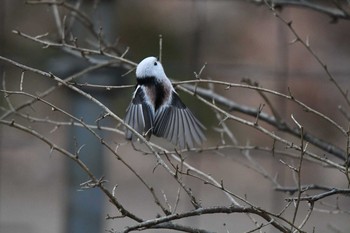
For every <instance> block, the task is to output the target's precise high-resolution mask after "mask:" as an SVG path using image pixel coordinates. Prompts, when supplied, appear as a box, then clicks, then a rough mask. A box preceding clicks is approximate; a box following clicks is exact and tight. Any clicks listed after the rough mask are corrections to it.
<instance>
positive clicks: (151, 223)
mask: <svg viewBox="0 0 350 233" xmlns="http://www.w3.org/2000/svg"><path fill="white" fill-rule="evenodd" d="M219 213H222V214H232V213H250V214H255V215H258V216H260V217H261V218H263V219H264V220H266V221H267V222H271V225H272V226H274V227H275V228H276V229H278V230H279V231H281V232H285V233H288V232H291V231H290V230H289V229H288V228H287V227H285V226H283V225H282V224H281V223H279V222H278V221H277V220H276V219H274V218H273V217H272V216H271V215H270V214H269V213H268V212H266V211H264V210H261V209H259V208H255V207H238V206H229V207H226V206H215V207H209V208H198V209H196V210H192V211H189V212H185V213H181V214H172V215H169V216H165V217H160V218H156V219H152V220H147V221H144V222H142V223H139V224H137V225H134V226H131V227H127V228H126V229H125V230H124V231H123V233H127V232H131V231H136V230H139V229H144V228H151V227H152V228H153V227H156V226H158V225H159V224H162V223H166V222H170V221H173V220H178V219H183V218H188V217H193V216H199V215H205V214H219ZM300 232H302V231H300Z"/></svg>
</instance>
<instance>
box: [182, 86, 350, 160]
mask: <svg viewBox="0 0 350 233" xmlns="http://www.w3.org/2000/svg"><path fill="white" fill-rule="evenodd" d="M183 86H184V87H185V88H186V89H188V90H190V91H194V89H195V86H194V85H188V84H186V85H183ZM196 94H198V95H200V96H202V97H204V98H206V99H210V100H214V101H215V102H216V103H218V104H220V105H223V106H225V107H227V108H229V109H230V111H238V112H241V113H244V114H246V115H249V116H252V117H256V116H257V114H258V110H257V109H256V108H252V107H249V106H246V105H242V104H238V103H236V102H234V101H232V100H230V99H228V98H226V97H224V96H222V95H219V94H217V93H214V92H212V91H211V90H208V89H204V88H201V87H197V88H196ZM259 120H260V121H264V122H266V123H268V124H270V125H272V126H274V127H276V128H277V129H278V130H280V131H283V132H287V133H290V134H292V135H293V136H295V137H299V136H300V130H299V129H298V128H297V127H295V128H293V127H291V126H289V125H288V124H287V123H285V122H283V121H278V120H277V119H276V118H275V117H273V116H271V115H269V114H267V113H264V112H261V113H260V114H259ZM304 140H305V141H307V142H309V143H311V144H313V145H315V146H317V147H318V148H320V149H322V150H324V151H326V152H328V153H330V154H332V155H334V156H335V157H337V158H339V159H341V160H342V161H345V159H346V153H345V151H344V150H342V149H341V148H339V147H337V146H335V145H333V144H330V143H328V142H325V141H324V140H322V139H320V138H318V137H316V136H314V135H312V134H310V133H304Z"/></svg>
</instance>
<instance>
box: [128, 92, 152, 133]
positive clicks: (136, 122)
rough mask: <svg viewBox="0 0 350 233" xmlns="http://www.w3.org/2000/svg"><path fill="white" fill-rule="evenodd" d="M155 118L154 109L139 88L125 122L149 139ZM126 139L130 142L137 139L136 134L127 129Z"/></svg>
mask: <svg viewBox="0 0 350 233" xmlns="http://www.w3.org/2000/svg"><path fill="white" fill-rule="evenodd" d="M153 116H154V114H153V111H152V108H151V106H150V105H149V104H148V103H147V102H146V100H145V93H144V91H143V89H142V88H141V87H140V86H138V87H137V88H136V90H135V94H134V98H133V99H132V101H131V103H130V105H129V107H128V108H127V110H126V116H125V119H124V122H125V123H126V124H128V125H130V126H131V127H132V128H134V129H135V130H136V131H137V132H138V133H140V134H142V135H145V137H146V138H147V139H149V138H150V136H151V131H152V130H151V129H152V127H153V118H154V117H153ZM125 137H126V138H127V139H129V140H132V139H135V137H134V134H133V133H132V132H131V130H129V129H127V128H126V130H125Z"/></svg>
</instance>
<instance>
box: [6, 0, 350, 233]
mask: <svg viewBox="0 0 350 233" xmlns="http://www.w3.org/2000/svg"><path fill="white" fill-rule="evenodd" d="M68 2H69V3H71V4H75V1H68ZM315 2H317V1H315ZM320 2H322V1H320ZM96 5H97V7H95V6H96ZM81 9H82V10H83V11H84V12H85V13H86V14H87V15H89V17H91V19H92V20H93V21H94V22H96V24H97V25H101V27H102V31H103V34H104V36H105V39H106V40H107V41H109V42H110V43H114V42H116V43H117V44H118V48H120V50H121V51H124V50H125V49H126V48H127V47H129V52H128V53H127V56H126V57H127V58H128V59H130V60H131V61H134V62H139V61H140V60H142V59H143V58H144V57H147V56H150V55H154V56H158V54H159V35H162V38H163V53H162V60H163V66H164V67H165V71H166V73H167V75H168V76H169V77H170V78H172V79H174V80H189V79H194V72H197V73H198V72H199V70H200V69H201V68H202V66H203V65H204V64H207V65H206V68H205V70H204V72H203V74H202V77H203V78H210V79H214V80H221V81H228V82H234V83H240V82H241V81H242V79H247V78H248V79H250V80H252V81H256V82H258V83H259V85H261V86H263V87H266V88H270V89H273V90H276V91H279V92H282V93H288V88H290V90H291V91H292V93H293V95H294V96H296V97H297V98H298V99H300V100H302V101H303V102H304V103H306V104H308V105H309V106H312V107H313V108H315V109H317V110H319V111H320V112H322V113H325V114H326V115H327V116H329V117H331V118H332V119H334V120H336V121H337V122H338V123H339V124H340V125H342V126H343V127H345V128H347V125H348V122H347V120H346V119H345V118H344V117H342V115H341V114H340V113H339V111H338V106H339V105H342V106H344V105H345V102H344V100H343V99H342V97H341V95H340V93H339V92H338V91H337V89H336V88H335V87H334V85H332V83H331V82H330V81H329V79H328V77H327V75H326V74H325V72H324V70H323V69H322V67H321V66H320V65H319V64H318V63H317V62H316V61H315V59H313V58H312V56H311V55H310V53H309V52H308V51H307V50H306V49H305V48H303V47H302V46H301V45H300V44H298V43H294V44H292V43H291V42H292V41H293V40H294V39H295V37H294V36H293V35H292V34H291V33H290V31H289V30H288V28H287V26H286V25H285V24H283V23H281V21H280V20H278V19H277V18H276V17H274V16H273V13H272V12H271V11H270V10H269V9H268V8H267V7H266V6H264V5H257V4H254V3H252V1H244V0H216V1H214V0H143V1H141V0H118V1H108V0H103V1H82V7H81ZM65 13H66V11H65V10H61V11H60V15H61V17H62V18H63V16H64V14H65ZM280 13H281V15H282V16H283V17H284V18H285V19H286V20H287V21H292V22H293V24H292V25H293V27H294V28H295V29H296V31H297V32H298V33H299V35H300V36H301V38H302V39H305V40H308V41H309V43H310V45H311V47H312V48H313V49H314V51H316V52H317V54H318V56H319V58H321V59H322V60H323V61H324V62H325V63H326V64H327V66H328V68H329V71H330V72H331V73H332V75H333V76H334V77H335V78H336V80H337V81H338V83H339V84H340V85H341V87H343V89H344V90H345V89H349V88H350V85H349V84H350V82H349V75H350V65H349V60H350V44H349V43H350V40H349V38H350V21H348V20H339V21H338V22H336V23H334V22H332V19H331V18H330V17H328V16H327V15H324V14H321V13H319V12H315V11H312V10H310V9H305V8H295V7H285V8H283V10H282V11H281V12H280ZM72 27H73V29H72V32H73V33H74V35H73V36H76V37H77V38H78V44H79V45H82V46H85V47H89V46H91V43H90V42H89V33H88V31H86V30H84V29H82V28H83V27H82V26H81V25H79V24H78V23H76V25H72ZM12 30H19V31H21V32H24V33H26V34H29V35H32V36H35V35H41V34H44V33H47V32H48V33H49V38H51V39H54V38H59V35H58V33H57V28H56V24H55V19H54V14H53V10H52V8H51V7H50V6H48V5H33V4H25V3H24V1H10V0H1V8H0V43H1V44H0V54H1V55H2V56H5V57H8V58H11V59H13V60H15V61H18V62H21V63H23V64H26V65H28V66H32V67H35V68H38V69H42V70H45V71H48V72H53V73H54V74H57V75H58V76H59V77H68V76H69V75H71V74H74V73H75V72H78V71H79V70H81V69H83V68H84V67H87V65H88V62H86V61H83V60H82V59H78V58H76V57H74V56H72V55H69V54H67V53H65V52H64V51H62V50H60V49H57V48H56V49H55V48H46V49H43V48H42V45H40V44H37V43H34V42H33V41H30V40H26V39H24V38H22V37H20V36H18V35H16V34H14V33H12ZM91 47H92V46H91ZM125 72H126V70H123V69H119V68H104V69H102V70H100V71H98V72H95V73H92V74H89V75H86V76H85V77H84V78H83V79H80V80H79V81H81V82H89V83H97V84H108V85H120V84H134V83H135V76H134V74H133V73H132V74H129V75H126V76H122V74H124V73H125ZM1 73H2V74H4V75H3V76H2V79H4V78H5V79H6V86H7V88H8V89H10V90H11V89H12V90H17V89H18V86H19V80H20V76H21V70H19V69H16V68H14V67H11V66H7V65H4V64H2V66H1ZM97 77H98V78H97ZM25 78H26V79H25V80H30V81H24V88H25V89H26V90H30V91H33V92H38V93H40V92H42V91H44V90H46V89H47V88H49V87H50V86H52V85H54V84H55V83H54V82H51V81H50V80H46V79H44V78H43V77H38V76H35V75H33V74H30V73H27V72H26V73H25ZM84 90H86V91H87V92H89V93H91V94H93V95H94V96H95V97H97V98H98V99H99V100H101V101H102V102H103V103H104V104H105V105H106V106H108V107H109V108H110V109H112V110H113V111H114V112H115V113H117V114H118V115H120V116H123V115H124V112H125V109H126V108H127V105H128V103H129V101H130V99H131V93H132V91H133V89H130V88H129V89H117V90H113V91H106V90H101V89H98V90H96V89H93V88H92V89H89V88H85V89H84ZM215 91H217V92H218V93H220V94H222V95H224V96H226V97H228V98H230V99H231V100H234V101H235V102H237V103H238V104H242V105H248V106H251V107H254V108H258V107H259V104H261V103H263V100H262V99H261V98H260V96H259V94H257V93H256V92H254V91H252V90H247V89H239V88H231V89H230V90H225V89H224V88H222V87H219V86H217V87H215ZM180 95H181V98H182V99H183V101H184V102H185V103H186V105H187V106H188V107H190V108H191V109H192V110H193V112H194V113H195V115H196V116H197V117H198V118H199V119H200V120H201V121H202V122H203V123H204V124H205V125H206V127H207V128H208V130H207V136H208V138H209V139H208V141H207V142H206V145H207V146H209V145H216V144H218V143H220V136H219V134H218V133H217V132H215V130H214V128H215V127H216V126H217V124H218V121H217V120H216V118H215V114H214V113H212V112H211V111H210V110H209V109H208V108H207V107H206V106H205V105H204V104H202V103H200V102H199V101H198V100H194V98H193V97H191V96H189V95H187V94H185V93H182V92H180ZM1 98H2V97H1ZM270 98H271V99H270V100H271V102H272V103H273V104H274V106H275V107H276V109H278V112H279V114H280V115H281V116H282V117H284V118H285V119H286V120H287V122H289V123H291V124H292V121H291V119H290V115H291V114H294V115H295V116H296V117H297V119H299V120H300V121H301V122H302V123H303V124H304V125H305V126H306V130H307V131H308V132H312V133H313V134H314V135H316V136H318V137H320V138H322V139H324V140H327V141H329V142H331V143H334V144H335V145H337V146H339V147H342V148H345V146H346V144H345V143H346V139H344V137H342V136H341V135H340V133H339V132H338V131H337V130H336V129H334V127H332V126H330V125H329V124H327V123H325V122H324V121H323V120H320V119H318V118H316V117H314V116H310V115H309V114H306V113H304V112H303V111H302V109H300V108H298V107H297V106H296V105H294V104H291V103H290V102H286V101H285V100H282V99H280V98H277V97H275V96H270ZM48 99H49V100H51V101H53V102H54V103H55V104H56V105H57V106H59V107H61V108H63V109H65V110H67V111H69V112H70V113H72V114H74V115H75V116H77V117H78V118H83V119H84V121H85V122H88V123H95V122H96V120H97V119H98V118H99V117H100V116H101V114H103V113H102V112H101V110H100V109H99V108H97V107H96V106H95V105H94V104H91V103H89V102H88V101H86V100H85V99H84V98H81V97H79V96H77V95H76V94H74V93H72V92H71V91H68V90H60V91H58V92H55V93H54V94H52V95H50V96H49V97H48ZM11 100H12V101H13V103H14V105H16V104H19V103H21V101H23V100H24V98H22V97H18V96H14V97H12V98H11ZM1 105H2V106H6V104H5V100H4V98H2V99H1ZM264 111H267V112H269V110H268V108H267V107H266V108H265V109H264ZM26 112H28V113H29V114H31V115H33V116H40V117H44V118H45V117H47V118H50V119H55V120H63V119H65V117H64V116H62V115H61V114H57V113H55V112H52V111H50V109H48V108H47V107H45V106H42V105H40V104H38V105H35V107H34V109H30V108H28V109H25V110H24V111H23V113H26ZM238 115H239V114H238ZM240 116H241V115H240ZM11 117H15V116H11ZM11 117H10V119H11ZM248 119H250V118H248ZM23 122H24V120H23ZM103 123H104V124H105V125H108V126H111V127H113V126H114V125H115V124H116V123H115V122H109V121H108V120H105V121H103ZM31 124H32V127H33V128H35V129H37V130H39V131H41V132H45V133H46V135H47V136H48V137H49V138H51V139H52V140H54V141H55V142H56V143H57V144H58V145H60V146H62V147H64V148H70V149H72V150H74V149H76V148H80V147H82V146H83V145H84V146H83V148H82V149H81V154H80V156H81V158H83V160H84V162H86V163H87V164H88V165H89V167H90V168H91V169H92V171H93V172H94V173H95V175H96V176H97V177H101V176H104V177H105V179H107V180H108V181H109V182H108V183H107V184H106V186H107V187H108V188H110V189H112V188H113V187H114V185H116V184H118V188H117V196H118V197H119V198H120V200H121V202H122V203H124V204H126V205H127V206H128V207H129V208H130V209H131V210H132V211H134V212H135V213H137V214H139V215H140V216H142V217H144V218H154V217H155V216H156V214H157V213H158V212H159V210H157V208H156V207H155V206H154V202H152V197H151V195H149V193H148V192H147V190H145V188H144V187H143V186H142V185H140V182H139V180H137V179H136V178H135V176H134V175H133V174H131V173H130V171H128V170H127V169H126V168H125V167H124V166H122V165H121V164H120V163H119V162H118V160H117V159H115V157H113V156H112V155H110V153H108V152H106V151H105V150H104V149H103V148H101V147H100V144H99V142H98V141H96V140H94V138H93V137H91V136H88V134H87V131H86V130H84V129H79V128H78V129H76V128H73V127H60V128H59V129H58V130H55V131H54V132H53V133H49V132H50V131H51V130H53V128H54V127H53V126H52V128H50V126H48V125H47V124H40V123H31ZM230 127H231V129H232V131H233V133H234V134H235V137H236V138H237V140H238V143H239V144H242V145H245V144H247V143H249V144H250V145H261V146H271V144H272V142H271V141H272V140H271V139H270V138H267V137H265V136H263V135H262V134H259V133H257V132H256V131H254V130H252V129H249V128H247V127H246V126H243V125H240V124H238V123H236V122H232V123H231V122H230ZM277 133H278V132H277ZM281 135H284V134H283V133H281ZM104 137H105V138H106V140H109V142H111V144H113V145H115V146H117V145H118V146H119V145H120V144H121V143H122V142H123V141H124V139H123V136H120V135H116V134H112V133H105V134H104ZM294 140H295V141H296V142H297V139H294ZM121 145H122V144H121ZM119 152H120V154H121V155H124V157H125V159H126V160H127V161H128V162H130V164H133V166H134V168H135V170H137V172H138V173H139V174H141V175H142V176H144V177H146V180H147V181H148V182H150V183H151V184H152V186H154V187H155V189H156V190H157V194H159V195H160V196H161V195H162V192H164V193H166V194H167V195H168V198H169V200H170V201H174V200H175V199H176V193H177V189H178V185H177V184H176V183H175V182H174V180H173V179H171V177H170V176H169V174H167V173H166V172H165V171H163V170H162V169H160V168H157V169H156V171H155V172H153V169H154V167H155V164H156V160H155V158H154V157H153V156H147V155H143V154H142V153H139V152H136V151H133V150H132V148H131V147H130V145H126V146H125V145H124V146H120V148H119ZM252 155H253V156H254V158H255V160H256V161H257V162H258V163H259V164H261V165H262V166H263V167H264V168H265V169H266V170H267V171H268V173H269V174H270V175H271V176H274V175H276V174H278V181H279V182H280V183H281V184H283V185H286V186H292V185H294V183H293V176H292V175H291V172H290V169H288V168H286V167H285V166H283V165H281V163H280V162H279V161H278V160H272V159H271V154H269V153H262V152H254V154H252ZM189 156H191V155H189ZM333 159H334V158H333ZM187 161H188V162H189V163H190V164H192V165H193V166H196V167H197V168H199V169H201V170H203V171H205V172H206V173H208V174H212V175H213V176H214V178H216V179H217V180H221V179H224V180H225V185H227V187H229V188H230V190H233V191H234V192H235V193H237V194H238V195H241V196H245V195H247V198H248V199H249V200H250V201H251V202H253V203H255V204H256V205H257V206H261V207H264V208H266V209H268V210H271V211H274V212H279V210H281V209H282V208H283V206H284V205H285V202H284V198H285V195H284V194H283V193H278V192H276V191H274V190H273V188H274V185H273V184H272V183H271V182H270V181H268V180H267V179H264V178H263V177H262V176H261V174H258V173H256V172H254V171H253V170H252V169H249V168H247V167H245V166H242V161H245V158H243V156H242V155H241V154H240V153H239V151H234V150H231V151H230V150H228V151H224V152H223V154H221V155H219V154H217V153H209V152H208V153H202V154H193V155H192V157H189V158H188V160H187ZM87 180H88V178H87V177H86V175H85V174H84V173H82V172H81V171H80V170H79V169H77V167H76V165H75V164H74V163H73V162H72V161H70V160H68V159H67V158H65V157H64V156H61V155H60V154H58V153H56V152H53V153H50V148H49V147H48V146H47V145H44V144H43V143H41V142H39V141H38V140H37V139H35V138H33V137H31V136H30V135H27V134H24V133H22V132H19V131H16V130H14V129H12V128H8V127H6V126H2V125H0V232H2V233H15V232H27V233H44V232H50V233H62V232H86V233H87V232H105V230H108V229H115V230H121V229H123V227H124V226H126V225H127V224H130V222H129V221H123V220H118V219H117V220H105V217H106V216H107V214H109V215H111V216H115V215H117V211H116V210H115V209H114V208H113V206H111V205H110V203H109V202H108V200H107V198H106V197H105V196H103V195H102V194H101V193H100V192H99V190H97V189H89V190H82V189H81V187H80V184H81V183H83V182H85V181H87ZM257 181H258V182H257ZM186 182H188V184H190V186H191V187H192V188H193V191H194V192H195V194H196V196H198V197H199V199H200V200H201V201H202V203H204V204H205V206H211V205H228V204H229V202H228V200H227V199H226V198H225V196H224V194H222V193H220V192H217V191H216V190H215V189H213V188H210V187H208V186H203V185H199V184H198V181H196V180H195V179H190V178H187V179H186ZM303 182H304V183H305V184H310V183H316V184H322V185H326V186H327V185H328V186H332V187H344V185H345V184H346V180H345V176H344V175H342V174H339V172H337V171H334V170H332V169H326V168H324V167H320V166H315V165H313V164H308V163H305V169H304V173H303ZM344 188H346V187H344ZM218 193H219V195H218ZM183 198H184V199H185V200H186V196H185V195H184V196H183ZM348 199H349V198H347V199H346V198H344V197H339V199H337V200H336V198H335V197H334V198H331V199H330V200H327V201H328V202H330V203H335V202H336V201H338V203H341V205H342V206H343V207H344V209H347V210H349V209H350V201H349V200H348ZM180 207H181V208H180ZM180 207H179V208H180V209H182V210H186V209H187V210H188V209H191V206H190V205H189V204H187V205H186V201H184V203H181V206H180ZM325 207H327V205H325V206H320V207H319V208H320V209H322V208H325ZM328 207H329V206H328ZM329 208H330V209H331V207H329ZM302 210H303V211H306V207H305V206H304V207H303V208H302ZM348 219H349V214H348V213H347V214H339V215H331V214H329V213H322V212H321V211H319V212H318V211H315V213H313V214H312V216H311V218H310V223H309V224H308V225H307V227H306V230H308V231H309V232H310V231H312V230H313V227H315V232H336V230H339V232H350V226H349V224H348ZM298 220H301V219H298ZM180 223H184V224H187V223H188V224H190V225H193V226H196V227H199V228H202V229H208V230H212V231H216V232H226V230H229V232H244V231H247V230H249V229H252V226H251V223H250V222H249V221H248V220H247V217H246V216H240V215H216V216H204V217H202V218H191V219H187V220H184V221H180ZM249 224H250V225H249ZM248 226H250V227H248ZM268 229H270V228H267V230H266V231H267V232H275V231H274V230H272V228H271V229H270V230H268ZM146 232H159V231H156V230H154V231H146Z"/></svg>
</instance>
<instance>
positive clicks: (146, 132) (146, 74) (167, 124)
mask: <svg viewBox="0 0 350 233" xmlns="http://www.w3.org/2000/svg"><path fill="white" fill-rule="evenodd" d="M136 81H137V85H136V88H135V91H134V93H133V95H132V100H131V102H130V104H129V106H128V108H127V110H126V115H125V118H124V122H125V123H126V124H128V125H129V126H131V127H132V128H133V129H134V130H136V131H137V132H138V133H140V134H141V135H143V136H144V137H145V138H146V139H147V140H150V137H151V135H155V136H157V137H162V138H165V139H166V140H168V141H170V142H171V143H172V144H173V145H175V146H178V147H179V148H181V149H185V148H193V147H194V146H195V145H201V144H202V143H203V141H204V140H206V137H205V135H204V133H203V130H205V127H204V126H203V124H202V123H201V122H200V121H199V120H198V119H197V118H196V117H195V116H194V115H193V113H192V112H191V111H190V109H189V108H187V107H186V105H185V104H184V103H183V102H182V101H181V99H180V97H179V95H178V94H177V92H176V91H175V89H174V87H173V85H172V83H171V81H170V80H169V78H168V77H167V75H166V74H165V71H164V68H163V66H162V64H161V62H160V61H158V59H157V58H156V57H154V56H151V57H146V58H144V59H143V60H142V61H141V62H140V63H139V64H138V65H137V67H136ZM125 137H126V139H128V140H135V139H137V137H136V135H135V134H134V133H133V132H132V131H131V130H130V129H128V128H126V130H125Z"/></svg>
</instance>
